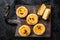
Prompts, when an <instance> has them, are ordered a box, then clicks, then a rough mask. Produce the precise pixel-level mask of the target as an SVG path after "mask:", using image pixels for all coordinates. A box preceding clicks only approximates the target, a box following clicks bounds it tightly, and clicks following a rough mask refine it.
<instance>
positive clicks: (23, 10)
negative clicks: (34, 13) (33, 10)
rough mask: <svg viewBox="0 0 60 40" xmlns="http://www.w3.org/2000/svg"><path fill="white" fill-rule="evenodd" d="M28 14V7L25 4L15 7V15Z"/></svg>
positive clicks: (22, 16) (22, 15)
mask: <svg viewBox="0 0 60 40" xmlns="http://www.w3.org/2000/svg"><path fill="white" fill-rule="evenodd" d="M27 14H28V9H27V8H26V7H25V6H20V7H18V8H17V9H16V15H17V16H18V17H20V18H24V17H26V16H27Z"/></svg>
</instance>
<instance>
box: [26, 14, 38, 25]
mask: <svg viewBox="0 0 60 40" xmlns="http://www.w3.org/2000/svg"><path fill="white" fill-rule="evenodd" d="M26 21H27V23H28V24H29V25H35V24H36V23H37V22H38V16H37V15H36V14H34V13H31V14H29V15H28V16H27V18H26Z"/></svg>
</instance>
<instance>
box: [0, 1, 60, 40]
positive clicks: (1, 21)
mask: <svg viewBox="0 0 60 40" xmlns="http://www.w3.org/2000/svg"><path fill="white" fill-rule="evenodd" d="M12 1H13V0H11V1H9V2H12ZM42 3H45V4H50V5H51V9H52V10H51V28H52V29H51V31H52V33H51V34H52V35H51V37H50V38H40V37H39V38H20V37H15V36H14V35H15V30H16V26H17V25H11V24H8V23H6V22H5V17H4V11H5V7H6V5H5V4H6V3H5V2H4V0H0V40H20V39H21V40H28V39H30V40H39V39H40V40H59V37H60V6H59V3H60V2H59V0H14V1H13V3H10V11H9V16H8V17H9V18H10V19H16V14H15V12H14V11H15V9H14V8H15V5H17V4H24V5H37V4H42Z"/></svg>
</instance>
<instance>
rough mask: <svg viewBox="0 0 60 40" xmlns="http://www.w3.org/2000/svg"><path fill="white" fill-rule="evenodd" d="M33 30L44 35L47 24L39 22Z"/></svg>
mask: <svg viewBox="0 0 60 40" xmlns="http://www.w3.org/2000/svg"><path fill="white" fill-rule="evenodd" d="M33 32H34V33H35V34H36V35H42V34H43V33H44V32H45V26H44V25H43V24H42V23H38V24H36V25H35V26H34V27H33Z"/></svg>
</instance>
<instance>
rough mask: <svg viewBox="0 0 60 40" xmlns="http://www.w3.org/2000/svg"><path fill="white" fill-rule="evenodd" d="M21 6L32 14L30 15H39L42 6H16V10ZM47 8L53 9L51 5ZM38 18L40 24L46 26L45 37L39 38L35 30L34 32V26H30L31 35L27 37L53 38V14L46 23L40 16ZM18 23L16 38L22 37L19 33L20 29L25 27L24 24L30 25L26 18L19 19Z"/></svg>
mask: <svg viewBox="0 0 60 40" xmlns="http://www.w3.org/2000/svg"><path fill="white" fill-rule="evenodd" d="M19 6H25V7H26V8H27V9H28V11H29V13H28V14H30V13H37V10H38V8H39V7H40V5H16V7H15V10H16V9H17V8H18V7H19ZM46 6H47V7H48V8H50V9H51V5H46ZM38 18H39V19H38V20H39V21H38V23H42V24H44V25H45V28H46V31H45V33H44V34H43V35H41V36H37V35H36V34H34V33H33V30H32V28H33V26H34V25H33V26H31V25H29V26H30V28H31V34H30V35H29V36H27V37H50V36H51V14H50V16H49V18H48V20H46V21H45V20H43V19H42V17H41V16H38ZM17 21H18V22H17V24H18V25H17V28H16V32H15V36H16V37H21V36H20V35H19V33H18V28H19V27H20V26H21V25H24V24H25V25H28V24H27V22H26V18H23V19H21V18H19V17H17Z"/></svg>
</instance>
